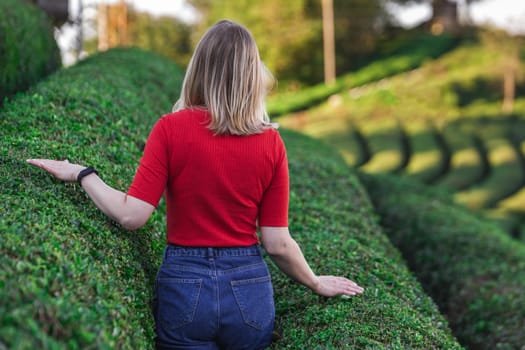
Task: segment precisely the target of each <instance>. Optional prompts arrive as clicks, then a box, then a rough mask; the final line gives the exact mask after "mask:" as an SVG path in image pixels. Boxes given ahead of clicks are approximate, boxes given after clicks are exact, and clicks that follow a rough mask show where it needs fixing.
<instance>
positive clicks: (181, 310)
mask: <svg viewBox="0 0 525 350" xmlns="http://www.w3.org/2000/svg"><path fill="white" fill-rule="evenodd" d="M153 311H154V317H155V326H156V333H157V337H156V346H157V349H210V350H211V349H232V350H233V349H235V350H237V349H264V348H265V347H267V346H269V345H270V343H271V340H272V331H273V326H274V319H275V307H274V302H273V288H272V283H271V280H270V274H269V272H268V267H267V266H266V263H265V262H264V260H263V258H262V254H261V250H260V249H259V247H258V246H250V247H239V248H188V247H180V246H173V245H168V246H167V247H166V250H165V252H164V259H163V262H162V265H161V267H160V270H159V273H158V275H157V286H156V301H155V303H154V310H153Z"/></svg>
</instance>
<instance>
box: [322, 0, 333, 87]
mask: <svg viewBox="0 0 525 350" xmlns="http://www.w3.org/2000/svg"><path fill="white" fill-rule="evenodd" d="M322 5H323V49H324V81H325V84H332V83H334V82H335V39H334V6H333V1H332V0H322Z"/></svg>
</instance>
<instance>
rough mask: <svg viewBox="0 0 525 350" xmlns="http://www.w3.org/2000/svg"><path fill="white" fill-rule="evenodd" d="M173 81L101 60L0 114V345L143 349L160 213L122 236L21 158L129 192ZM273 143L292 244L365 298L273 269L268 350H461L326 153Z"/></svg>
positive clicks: (302, 142) (135, 63)
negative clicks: (67, 168)
mask: <svg viewBox="0 0 525 350" xmlns="http://www.w3.org/2000/svg"><path fill="white" fill-rule="evenodd" d="M180 80H181V73H180V71H179V70H178V69H176V68H175V67H174V66H173V65H172V64H171V63H169V62H167V61H165V60H163V59H161V58H159V57H156V56H154V55H152V54H148V53H144V52H141V51H138V50H112V51H109V52H107V53H104V54H100V55H98V56H95V57H92V58H89V59H87V60H85V61H83V62H81V63H79V64H78V65H76V66H74V67H72V68H69V69H66V70H62V71H60V72H59V73H57V74H56V75H54V76H53V77H51V78H50V79H49V80H47V81H46V82H44V83H41V84H39V85H38V86H36V87H35V88H34V89H33V90H31V91H29V92H28V93H26V94H25V95H21V96H20V97H19V98H17V99H15V100H13V101H11V102H10V103H8V104H6V106H5V109H4V110H3V111H2V112H1V113H0V136H1V137H2V139H3V140H4V142H5V147H4V148H2V150H1V155H2V157H1V163H0V169H1V170H0V181H2V184H3V186H2V188H1V190H0V191H1V192H0V195H1V198H2V201H1V202H0V230H1V232H3V233H4V234H3V237H2V240H1V241H0V253H1V254H0V264H1V266H2V268H1V269H0V281H1V282H0V283H2V285H1V287H2V288H1V289H0V346H5V347H7V348H13V349H32V348H44V349H46V348H51V349H55V348H67V349H84V348H102V349H106V348H107V349H114V348H117V349H121V348H130V349H148V348H151V347H152V338H153V327H152V319H151V315H150V309H149V305H148V300H149V298H150V297H151V286H153V283H154V278H155V273H156V269H157V268H158V264H159V263H160V260H161V252H162V249H163V245H164V239H165V233H164V226H165V222H164V218H163V215H162V214H161V211H162V210H158V211H156V213H155V214H154V218H153V219H152V220H150V222H149V223H148V224H147V226H146V227H145V228H144V229H142V230H139V231H137V232H133V233H128V232H126V231H123V230H121V229H119V228H118V227H117V226H115V225H114V224H113V223H111V222H109V221H108V220H107V219H105V217H104V215H103V214H101V213H99V212H98V210H97V209H96V208H95V207H94V206H93V205H92V204H91V203H90V201H89V199H88V198H87V197H86V195H85V194H84V192H83V191H81V190H79V188H78V187H77V185H75V184H63V183H61V182H57V181H55V180H53V179H52V178H51V177H50V176H49V175H48V174H45V173H43V172H42V171H41V170H39V169H36V168H34V167H31V166H29V165H27V164H26V163H25V159H27V158H31V157H50V158H63V157H66V156H67V157H68V158H69V159H70V160H71V161H73V162H81V163H83V164H92V165H96V167H97V169H98V170H99V172H100V174H101V176H102V177H103V178H104V179H105V180H106V181H107V182H108V184H109V185H112V186H114V187H116V188H122V189H125V188H127V186H128V185H129V182H130V181H131V178H132V176H133V173H134V170H135V166H136V165H137V164H138V160H139V157H140V154H141V150H142V147H143V142H144V140H145V138H146V136H147V134H148V132H149V130H150V128H151V126H152V124H153V122H154V121H155V120H156V119H157V118H158V117H159V116H160V115H161V114H162V113H163V112H165V111H167V110H168V109H169V107H170V105H171V103H172V101H173V100H174V99H175V96H174V95H176V93H177V91H176V88H173V87H174V86H179V85H180ZM168 95H172V96H171V97H168ZM283 136H284V138H285V142H286V144H287V147H288V151H289V157H290V170H291V176H292V191H291V200H292V202H291V207H290V214H291V218H292V224H291V230H292V232H293V233H294V235H295V237H296V238H297V240H298V241H299V243H300V244H301V245H302V247H303V249H304V252H305V254H306V256H307V258H308V259H309V261H310V262H311V264H312V266H313V268H314V269H315V270H316V271H318V272H320V273H321V272H322V273H327V274H343V275H347V276H349V277H351V278H353V279H355V280H356V281H358V282H359V283H360V284H361V285H363V286H364V287H365V288H366V292H365V293H364V294H363V295H362V296H359V297H357V298H354V299H350V300H344V299H339V298H338V299H329V300H325V299H323V298H319V297H317V296H315V295H313V294H312V293H311V292H310V291H308V290H306V289H305V288H301V287H298V286H295V285H291V284H290V280H289V279H288V278H287V277H285V276H283V275H282V274H281V273H279V272H277V271H275V267H273V269H274V271H273V276H274V281H275V290H276V300H277V303H276V305H277V312H278V319H277V331H278V332H279V333H280V334H281V339H280V340H278V341H276V342H275V344H274V345H273V348H275V349H286V348H288V349H303V348H307V349H315V348H323V349H331V348H334V349H341V348H355V347H369V348H399V349H401V348H447V349H458V348H460V346H459V344H458V343H456V342H455V340H454V338H453V336H452V335H451V334H450V332H449V331H448V327H447V323H446V321H445V320H444V318H443V317H442V316H441V315H440V314H439V312H438V311H437V308H436V306H435V304H434V303H433V302H432V300H431V299H430V298H429V297H428V296H427V295H426V294H424V292H423V290H422V288H421V287H420V285H419V284H418V282H417V281H416V280H415V278H414V277H413V276H412V275H411V274H410V273H409V271H408V270H407V268H406V267H405V265H404V263H403V261H402V259H401V257H400V255H399V253H398V252H397V250H395V249H394V248H393V246H392V245H391V244H390V243H389V241H388V240H387V238H386V237H385V236H384V235H383V233H382V232H381V230H380V228H379V226H378V225H377V223H376V218H375V216H374V215H373V212H372V207H371V204H370V203H369V200H368V199H367V197H366V194H365V192H364V190H363V189H362V187H361V186H360V185H359V182H358V181H357V178H356V176H355V174H353V173H352V172H351V171H350V170H349V169H348V167H347V166H346V164H345V163H344V161H343V160H342V159H341V158H340V157H339V156H337V155H336V154H335V153H334V151H333V150H332V149H331V148H327V147H325V146H323V145H322V144H319V143H318V142H317V141H314V140H313V139H309V138H306V137H304V136H300V135H298V134H294V133H290V132H286V131H283ZM271 266H273V265H271ZM298 325H299V326H298Z"/></svg>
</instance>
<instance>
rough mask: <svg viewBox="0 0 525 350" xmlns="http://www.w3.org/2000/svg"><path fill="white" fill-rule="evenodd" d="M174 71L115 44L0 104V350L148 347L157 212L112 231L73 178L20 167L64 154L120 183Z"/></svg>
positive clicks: (171, 87) (176, 78) (176, 77)
mask: <svg viewBox="0 0 525 350" xmlns="http://www.w3.org/2000/svg"><path fill="white" fill-rule="evenodd" d="M181 76H182V72H181V71H180V70H179V69H178V68H177V67H175V66H174V65H173V64H172V63H170V62H169V61H168V60H167V59H163V58H160V57H157V56H155V55H153V54H150V53H144V52H141V51H136V50H114V51H110V52H107V53H105V54H102V55H100V56H97V57H92V58H88V59H87V60H85V61H83V62H81V63H79V64H77V65H76V66H74V67H72V68H68V69H64V70H61V71H60V72H58V73H56V74H55V75H53V76H51V77H50V78H49V79H47V80H46V81H45V82H42V83H40V84H38V85H37V86H36V87H35V88H34V89H31V90H30V91H28V92H27V93H25V94H24V95H20V96H18V97H17V98H16V99H14V100H13V101H10V102H9V103H6V104H5V105H4V107H3V109H2V110H0V138H1V139H2V145H3V147H2V149H1V151H0V152H1V158H0V159H1V164H0V182H1V183H2V187H1V194H0V196H1V198H2V201H1V202H0V232H2V239H1V240H0V265H1V269H0V281H2V282H1V283H2V288H0V318H1V319H0V341H1V343H0V348H2V345H3V346H4V347H7V348H9V349H59V348H67V349H86V348H97V349H147V348H150V347H151V343H152V342H151V339H152V337H153V330H152V327H151V324H152V318H151V315H150V307H149V304H148V298H149V296H150V289H151V288H150V287H151V285H152V278H153V277H154V274H155V266H156V265H157V261H158V258H159V256H160V255H159V254H158V249H154V248H155V247H156V246H159V245H161V244H162V243H161V242H162V241H163V225H162V224H161V220H160V219H159V220H156V221H155V224H150V226H149V227H148V228H147V229H145V230H142V231H139V232H133V233H128V232H125V231H123V230H120V229H119V228H118V227H116V226H115V225H114V224H112V223H111V222H108V221H107V220H106V219H105V217H104V216H103V215H102V214H100V213H99V212H98V211H97V209H96V208H95V206H94V205H92V204H91V203H90V201H89V199H88V198H87V197H86V195H85V194H84V193H83V192H82V190H81V189H80V188H79V187H78V186H77V185H76V184H68V185H64V184H63V183H59V182H57V181H54V180H53V179H52V178H51V177H50V176H49V175H48V174H45V173H44V172H42V171H41V170H39V169H36V168H33V167H30V166H29V165H27V164H26V163H25V160H26V159H27V158H33V157H45V158H57V159H64V158H68V159H70V160H71V161H72V162H80V163H83V164H91V165H94V166H96V167H97V168H98V170H99V172H100V174H101V176H102V177H103V178H104V179H105V180H106V181H107V182H108V183H109V184H111V185H113V186H115V187H117V188H122V189H125V188H126V186H128V184H129V181H130V180H131V178H132V177H133V174H134V171H135V165H136V164H137V162H138V159H139V157H140V155H141V150H142V147H143V142H144V139H145V136H146V135H147V134H148V132H149V130H150V128H151V126H152V124H153V122H154V121H155V120H156V118H158V116H159V115H160V114H161V113H163V112H165V111H167V110H169V108H170V105H171V104H172V101H174V99H175V97H176V95H177V93H178V90H177V89H178V87H179V85H180V81H181Z"/></svg>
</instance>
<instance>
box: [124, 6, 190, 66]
mask: <svg viewBox="0 0 525 350" xmlns="http://www.w3.org/2000/svg"><path fill="white" fill-rule="evenodd" d="M128 11H129V13H128V43H129V45H132V46H137V47H140V48H143V49H146V50H152V51H155V52H158V53H160V54H163V55H165V56H167V57H169V58H171V59H172V60H174V61H175V62H176V63H178V64H179V65H181V66H183V67H185V66H186V65H187V64H188V61H189V59H190V57H191V51H192V44H191V32H192V27H191V26H190V25H189V24H187V23H184V22H182V21H180V20H179V19H177V18H174V17H169V16H161V17H155V16H152V15H150V14H148V13H146V12H139V11H136V10H134V9H133V8H131V7H130V9H129V10H128Z"/></svg>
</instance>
